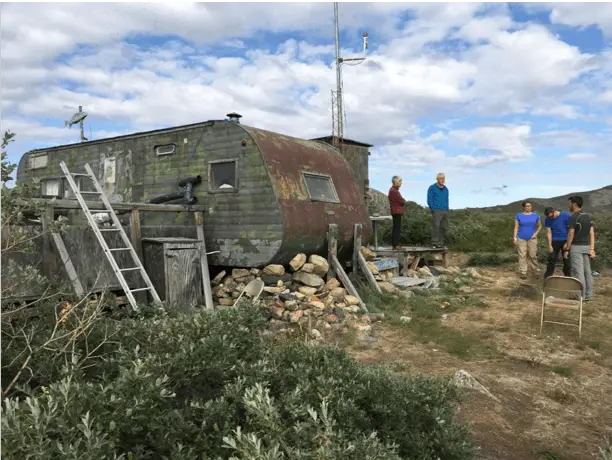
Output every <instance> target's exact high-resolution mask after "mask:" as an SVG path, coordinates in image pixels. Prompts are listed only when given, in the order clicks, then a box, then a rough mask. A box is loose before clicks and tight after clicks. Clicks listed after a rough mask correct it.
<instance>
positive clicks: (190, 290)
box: [142, 237, 204, 311]
mask: <svg viewBox="0 0 612 460" xmlns="http://www.w3.org/2000/svg"><path fill="white" fill-rule="evenodd" d="M142 252H143V258H144V261H143V263H144V266H145V270H146V271H147V273H148V275H149V278H151V282H152V283H153V286H155V289H156V290H157V293H158V294H159V297H160V298H161V299H162V300H163V301H165V302H166V305H168V306H169V307H172V308H178V309H181V310H185V311H188V310H191V309H193V308H196V307H199V306H201V305H203V303H204V301H203V295H202V271H201V268H200V241H199V240H195V239H192V238H182V237H181V238H178V237H177V238H143V239H142ZM149 300H151V299H150V298H149Z"/></svg>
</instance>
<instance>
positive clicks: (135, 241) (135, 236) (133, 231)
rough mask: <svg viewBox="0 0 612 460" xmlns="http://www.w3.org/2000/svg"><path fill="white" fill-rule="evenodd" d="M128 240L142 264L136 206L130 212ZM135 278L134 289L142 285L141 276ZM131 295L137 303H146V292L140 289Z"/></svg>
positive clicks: (138, 214) (138, 213)
mask: <svg viewBox="0 0 612 460" xmlns="http://www.w3.org/2000/svg"><path fill="white" fill-rule="evenodd" d="M130 242H131V243H132V246H133V247H134V251H136V255H138V258H139V259H140V262H141V263H142V264H143V265H144V258H143V255H142V234H141V231H140V212H139V211H138V209H136V208H134V209H132V212H131V214H130ZM137 279H138V281H137V282H136V284H135V285H134V289H137V288H141V287H143V286H142V277H141V276H138V277H137ZM158 294H159V293H158ZM133 295H134V297H135V298H136V301H137V302H138V303H146V301H147V295H148V294H147V293H146V292H144V291H140V292H136V293H135V294H133Z"/></svg>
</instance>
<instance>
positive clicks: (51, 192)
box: [40, 179, 62, 198]
mask: <svg viewBox="0 0 612 460" xmlns="http://www.w3.org/2000/svg"><path fill="white" fill-rule="evenodd" d="M61 184H62V181H61V180H60V179H43V180H41V181H40V192H41V195H42V196H43V197H57V198H61V196H62V190H61Z"/></svg>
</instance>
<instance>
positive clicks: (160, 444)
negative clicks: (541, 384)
mask: <svg viewBox="0 0 612 460" xmlns="http://www.w3.org/2000/svg"><path fill="white" fill-rule="evenodd" d="M13 136H14V135H13V134H11V133H5V135H4V138H3V142H2V181H3V183H4V185H3V188H2V230H3V232H2V233H3V241H2V255H3V256H4V255H5V254H7V253H8V252H11V251H28V250H31V237H30V236H29V235H28V234H27V233H25V232H19V231H11V233H10V235H11V236H10V238H6V234H7V233H6V232H5V230H6V229H7V228H8V226H18V225H19V224H21V223H23V222H24V221H25V216H24V214H23V210H24V208H25V206H28V207H30V208H32V207H33V202H32V200H31V198H32V197H33V196H35V193H36V190H35V188H34V187H33V186H31V185H29V184H17V185H16V186H14V187H10V188H8V187H6V186H5V184H6V183H7V182H10V181H11V180H12V179H11V174H12V173H13V171H14V168H15V165H14V164H11V163H10V162H8V161H7V160H6V153H5V151H4V150H5V148H6V147H7V146H8V144H9V143H10V142H11V140H12V139H13ZM39 211H42V210H39ZM411 211H413V213H412V215H413V218H411V219H405V226H404V228H403V238H404V239H405V240H404V243H405V242H407V241H410V242H414V243H424V242H426V241H427V238H428V231H429V214H428V213H427V212H426V210H424V209H422V208H417V207H415V208H414V209H412V210H410V211H407V212H411ZM462 213H463V212H462V211H458V212H456V213H453V215H452V216H451V219H450V222H451V227H450V229H449V230H450V231H449V239H450V241H451V245H452V249H453V251H459V252H470V253H471V256H470V261H471V263H472V264H473V265H478V266H479V267H482V266H486V267H487V268H489V267H490V265H500V266H502V267H503V265H504V264H507V263H511V262H513V259H512V255H511V253H510V252H511V249H512V245H511V244H512V243H511V241H505V239H508V240H510V239H509V238H506V235H507V234H509V232H510V230H509V229H511V224H512V222H511V216H485V215H480V214H479V213H467V212H465V213H463V214H462ZM599 218H600V217H598V219H599ZM601 219H603V217H601ZM598 222H599V220H598ZM610 222H611V223H612V221H610ZM603 227H604V225H601V226H600V227H599V235H600V236H599V238H598V259H599V260H600V261H601V262H600V263H602V264H603V265H605V264H609V263H610V254H611V252H610V251H611V248H612V242H611V241H610V240H611V239H612V238H611V235H610V233H605V231H606V230H605V229H604V228H603ZM58 229H59V230H60V231H61V222H60V223H59V224H58ZM608 229H609V230H607V231H608V232H610V231H611V230H610V229H612V225H609V226H608ZM384 231H387V230H384ZM383 233H384V232H383ZM483 235H485V236H486V237H483ZM496 235H497V236H496ZM383 237H384V234H383ZM604 238H607V240H604ZM495 243H497V245H496V244H495ZM505 249H508V250H510V252H509V254H510V255H504V254H503V252H504V250H505ZM606 251H608V252H606ZM606 254H607V255H606ZM3 269H7V267H5V266H4V264H3ZM10 269H11V270H20V272H19V275H20V278H21V280H22V282H26V283H41V284H43V285H44V286H48V287H47V289H46V291H45V292H48V294H45V295H43V296H41V298H40V299H38V300H36V301H33V302H29V303H25V302H22V303H15V302H12V303H4V304H3V305H2V336H1V346H2V374H1V380H2V413H1V419H2V421H1V423H2V437H3V439H2V450H3V455H4V457H6V458H7V459H22V458H28V459H40V460H43V459H45V460H47V459H79V460H89V459H92V460H93V459H106V458H109V459H113V458H114V459H177V460H183V459H184V460H192V459H193V460H195V459H233V460H234V459H235V460H247V459H248V460H251V459H253V460H254V459H261V460H263V459H267V460H274V459H315V458H325V459H355V460H368V459H381V460H382V459H415V460H417V459H418V460H426V459H427V460H428V459H432V458H434V459H435V458H439V459H445V460H446V459H449V460H455V459H456V460H462V459H476V458H482V457H481V453H482V452H480V453H479V451H480V449H479V447H478V446H479V445H482V444H483V443H486V441H487V439H486V436H483V435H481V434H480V433H479V430H482V431H483V432H485V431H486V426H485V425H486V424H485V425H481V424H478V423H477V422H475V421H474V419H470V418H469V417H468V418H466V416H465V414H464V413H465V412H466V411H465V410H463V409H462V411H458V410H457V409H458V407H460V406H459V404H460V403H461V399H460V398H459V396H460V393H459V389H458V388H457V386H456V385H455V384H454V383H453V380H452V379H451V378H450V375H449V374H452V373H453V372H448V370H449V368H450V367H452V366H448V367H442V364H439V365H432V358H431V356H438V358H437V359H436V360H435V361H436V362H439V363H446V362H447V361H448V359H447V356H449V357H452V358H453V359H456V360H461V362H464V363H468V362H474V363H476V362H481V361H483V360H487V362H491V363H492V362H498V361H500V360H502V359H504V358H508V356H509V352H508V349H507V346H506V345H505V344H504V343H496V342H495V341H493V340H491V338H492V337H493V335H494V333H498V332H503V331H502V330H501V327H503V325H500V324H495V325H494V326H491V325H489V326H490V327H492V328H494V330H489V331H486V330H484V329H483V330H477V331H474V330H466V329H465V328H461V327H450V326H449V324H448V317H449V315H451V316H452V315H454V314H456V315H457V316H456V317H457V318H459V317H460V315H467V317H469V318H471V321H472V323H478V322H479V321H480V320H483V318H484V317H485V316H486V315H488V313H489V310H490V309H491V308H492V304H491V303H490V302H488V301H487V300H486V299H485V300H483V299H482V297H481V296H479V295H476V294H477V293H476V292H474V289H475V288H474V286H473V283H472V281H470V280H463V279H461V280H459V282H452V281H451V280H447V281H445V282H442V283H441V284H440V287H441V289H440V290H439V291H435V292H426V291H425V290H423V291H421V292H416V293H415V294H414V295H412V296H408V297H404V296H394V295H391V294H382V295H380V294H375V293H373V292H371V291H368V290H366V289H363V290H362V292H363V297H364V300H365V301H366V303H367V304H368V306H369V308H370V310H371V311H375V312H381V313H384V314H385V318H384V319H383V322H382V323H381V324H382V328H381V329H380V333H379V337H380V341H381V342H382V344H383V346H382V347H381V348H371V347H367V346H366V345H364V344H363V343H360V342H359V340H358V339H356V338H355V337H353V341H351V337H350V334H346V335H345V336H344V338H343V342H342V343H340V345H341V346H337V345H338V344H321V343H313V341H312V340H311V339H310V338H309V337H308V334H307V333H305V334H301V332H300V331H299V330H298V331H297V333H295V334H293V335H292V336H291V334H286V333H270V331H269V330H267V328H266V325H267V321H266V318H265V316H264V315H263V314H262V312H261V311H260V310H259V307H258V306H257V305H249V304H246V303H245V304H241V306H238V307H235V308H228V309H223V310H219V311H216V312H214V313H211V312H207V311H204V310H201V311H199V312H197V313H195V314H190V315H187V314H184V313H181V312H179V311H176V310H167V309H165V308H164V307H163V306H161V305H160V306H148V307H146V308H142V309H140V310H139V311H138V312H133V311H126V310H125V309H123V308H119V307H118V306H117V305H116V304H115V299H114V298H113V297H112V296H105V295H103V296H101V297H95V298H94V297H92V296H86V297H84V298H76V297H74V296H73V295H72V294H71V291H70V289H68V288H67V287H65V286H61V285H57V283H52V282H51V281H49V280H45V279H44V277H42V276H41V275H40V274H39V273H37V272H36V270H35V269H34V268H33V267H11V268H10ZM479 269H480V268H479ZM2 289H3V292H2V296H3V298H5V297H6V296H7V293H10V289H11V286H2ZM5 289H6V291H5ZM611 292H612V291H611ZM407 318H408V319H407ZM529 321H531V320H529ZM464 324H466V323H464ZM479 324H480V323H479ZM605 327H606V326H605V324H600V328H602V329H601V331H600V332H602V333H603V332H605V331H604V329H603V328H605ZM608 327H609V324H608ZM608 332H609V331H608ZM587 335H588V334H587ZM595 335H596V334H595ZM593 337H594V335H591V336H588V337H587V340H588V342H587V343H588V345H586V346H585V348H587V349H588V350H595V349H597V350H598V352H599V354H600V361H601V362H600V364H601V365H602V366H609V365H610V363H609V356H610V352H611V350H610V346H611V344H610V343H608V342H607V341H606V340H607V338H606V337H610V334H609V333H608V334H607V336H605V337H604V338H603V339H601V340H599V341H598V342H597V340H595V339H594V338H593ZM387 339H388V340H391V341H392V340H403V342H398V341H396V342H395V347H394V348H391V349H390V352H391V353H393V354H394V355H395V356H397V355H398V353H399V354H402V353H404V352H405V351H406V350H408V349H409V348H410V347H413V348H414V346H416V344H422V345H431V346H432V347H435V348H430V349H429V350H428V352H429V353H431V354H429V355H428V356H427V361H428V368H429V370H430V372H428V368H424V369H420V368H419V369H417V368H413V369H410V366H412V364H411V362H410V361H408V360H405V361H398V360H394V361H392V362H390V361H389V360H388V357H387V354H386V353H385V346H386V345H385V343H386V342H385V340H387ZM398 347H399V348H398ZM432 350H433V351H432ZM442 353H444V354H442ZM432 354H433V355H432ZM601 356H603V358H601ZM512 359H514V360H518V359H519V358H517V357H516V356H514V357H513V358H512ZM534 362H535V361H534ZM417 364H418V360H414V365H415V366H416V365H417ZM455 365H456V362H453V366H455ZM544 366H545V364H542V363H541V362H535V364H534V367H536V368H538V369H539V370H541V369H540V368H543V367H544ZM442 369H443V370H444V372H442V371H441V370H442ZM547 369H548V368H547ZM567 369H570V370H569V371H568V370H567ZM542 372H545V371H542ZM550 373H551V374H552V375H554V376H556V377H555V378H559V379H561V378H563V379H572V378H573V377H572V375H573V374H575V372H574V367H572V365H571V364H565V363H562V362H559V363H555V364H554V365H551V366H550ZM426 374H427V375H426ZM600 389H601V388H600ZM547 391H551V393H550V394H551V396H550V397H551V398H555V401H557V402H558V404H562V405H565V406H564V407H567V405H569V404H576V405H578V406H580V405H584V400H583V399H582V398H583V397H584V393H574V392H573V391H571V388H570V389H569V390H568V389H567V388H565V387H555V388H554V389H547ZM585 391H586V390H585ZM602 394H607V393H602ZM485 399H486V398H485V397H482V396H481V397H480V398H479V401H484V400H485ZM600 406H601V404H600ZM542 410H543V411H544V412H545V409H542ZM467 412H469V410H468V411H467ZM502 413H503V411H502ZM513 413H514V412H513ZM462 414H463V415H462ZM605 417H606V416H605V415H604V416H603V418H601V417H600V418H599V419H598V420H600V421H603V423H604V424H605V423H608V422H609V419H606V418H605ZM515 418H516V417H515ZM466 422H469V424H468V423H466ZM488 424H489V425H491V423H488ZM568 425H569V424H568ZM483 426H485V428H483ZM519 431H520V428H519ZM595 431H596V430H595ZM596 432H597V433H598V431H596ZM492 437H493V439H494V441H492V442H493V444H495V443H499V437H498V436H497V434H494V435H492ZM566 438H567V439H571V436H569V435H568V436H566ZM546 442H548V444H547V443H546ZM541 444H542V445H540V446H538V447H537V449H535V448H534V450H533V452H532V453H534V455H538V456H539V458H573V457H563V456H561V457H551V456H550V455H558V448H557V447H556V446H551V445H550V440H549V438H546V437H545V436H543V437H542V443H541ZM556 449H557V450H556ZM585 449H586V450H589V451H594V452H597V453H598V454H599V455H600V456H601V458H603V459H605V460H607V459H609V458H610V447H609V445H607V444H593V443H591V445H589V446H588V447H587V448H583V450H582V451H581V452H584V451H585ZM597 449H598V451H597ZM543 455H548V457H545V456H543ZM492 458H506V457H501V456H500V457H492ZM508 458H509V457H508ZM535 458H538V457H535Z"/></svg>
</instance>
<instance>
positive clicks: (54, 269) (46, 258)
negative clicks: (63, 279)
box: [41, 206, 60, 279]
mask: <svg viewBox="0 0 612 460" xmlns="http://www.w3.org/2000/svg"><path fill="white" fill-rule="evenodd" d="M41 218H42V227H43V235H42V237H43V253H42V273H43V275H44V276H46V277H47V278H49V279H55V278H56V277H57V276H59V274H60V273H59V267H58V266H57V258H56V257H55V251H54V250H53V239H52V236H51V224H52V223H53V221H54V220H55V208H54V207H53V206H47V207H45V212H44V213H43V214H42V216H41Z"/></svg>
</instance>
